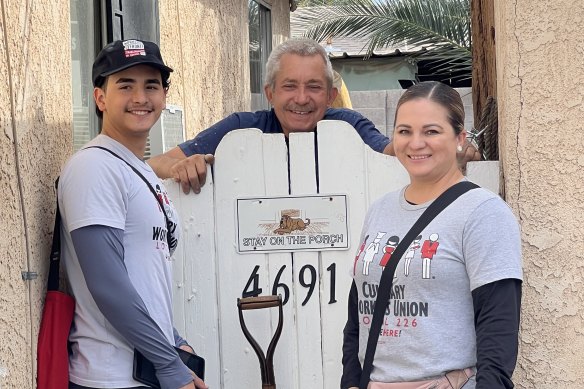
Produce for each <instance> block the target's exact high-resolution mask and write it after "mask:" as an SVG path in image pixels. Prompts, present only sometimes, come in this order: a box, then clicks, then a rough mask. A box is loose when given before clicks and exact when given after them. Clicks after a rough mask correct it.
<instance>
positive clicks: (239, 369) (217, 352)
mask: <svg viewBox="0 0 584 389" xmlns="http://www.w3.org/2000/svg"><path fill="white" fill-rule="evenodd" d="M315 137H316V138H317V139H316V142H315ZM316 145H318V150H315V147H316ZM316 151H317V152H316ZM315 156H316V158H317V159H318V161H315ZM215 157H216V159H215V161H216V162H215V165H214V168H213V170H214V174H213V180H211V178H210V177H209V176H210V175H209V176H208V177H209V178H208V181H207V184H206V185H205V186H204V187H203V190H202V191H201V193H200V194H199V195H193V194H189V195H184V194H182V192H181V191H180V188H179V186H178V185H176V184H174V183H171V182H167V188H168V190H169V192H170V195H171V197H172V198H173V200H174V203H175V206H176V207H177V209H178V211H179V214H180V217H181V222H182V227H183V235H182V240H181V243H180V244H179V247H178V248H177V252H176V254H175V273H174V275H175V282H176V288H175V306H174V308H175V319H176V326H177V329H178V330H179V332H180V333H181V334H183V336H185V337H186V338H187V339H188V340H189V342H190V343H191V344H192V345H193V346H194V347H195V349H196V351H197V352H198V353H199V354H201V355H202V356H204V357H205V359H206V363H207V371H206V379H205V381H206V383H207V384H208V385H210V387H211V388H223V389H241V388H245V389H256V388H257V389H260V388H261V379H260V368H259V363H258V359H257V357H256V355H255V353H254V351H253V350H252V348H251V347H250V345H249V344H248V342H247V341H246V339H245V338H244V335H243V333H242V331H241V329H240V325H239V318H238V310H237V298H238V297H242V293H243V292H244V290H245V291H247V292H250V291H251V292H253V291H256V292H258V291H259V289H260V288H261V295H269V294H273V293H275V294H281V295H282V296H283V298H284V299H285V300H286V304H285V306H284V329H283V331H282V336H281V338H280V341H279V342H278V345H277V347H276V352H275V357H274V365H275V367H274V370H275V375H276V383H277V386H278V388H279V389H300V388H303V389H304V388H310V389H320V388H326V389H333V388H334V389H336V388H338V387H339V381H340V377H341V371H342V366H341V356H342V352H341V346H342V331H343V327H344V324H345V321H346V317H347V296H348V293H349V289H350V286H351V277H350V275H349V274H350V269H351V266H352V264H353V260H354V256H355V252H356V245H357V244H358V240H359V235H360V230H361V227H362V225H361V224H362V222H363V218H364V215H365V212H366V210H367V207H368V206H369V205H370V204H371V202H372V201H373V200H375V199H377V198H378V197H380V196H381V195H383V194H384V193H386V192H388V191H392V190H396V189H399V188H401V187H402V186H404V185H406V184H407V183H408V182H409V179H408V176H407V173H406V171H405V169H403V167H402V166H401V165H400V164H399V162H398V161H397V159H396V158H394V157H389V156H385V155H383V154H380V153H377V152H374V151H373V150H371V149H370V148H369V147H368V146H367V145H365V144H364V143H363V142H362V140H361V138H360V137H359V136H358V134H357V132H356V131H355V129H354V128H353V127H351V126H350V125H348V124H347V123H345V122H340V121H322V122H320V123H319V124H318V130H317V134H316V135H315V134H314V133H296V134H291V135H290V139H289V147H286V142H285V139H284V136H283V135H282V134H263V133H262V132H261V131H259V130H257V129H246V130H240V131H234V132H232V133H230V134H228V135H227V136H226V137H225V138H224V139H223V140H222V142H221V144H220V145H219V147H218V149H217V152H216V154H215ZM468 174H469V179H471V180H472V181H474V182H476V183H478V184H479V185H482V186H484V187H487V188H489V189H491V190H494V191H498V176H499V173H498V162H478V163H472V164H469V167H468ZM289 185H290V193H289V189H288V188H289ZM316 193H320V194H347V195H348V228H349V249H348V250H342V251H320V252H305V251H303V252H294V253H282V252H275V253H269V254H260V253H252V254H238V252H237V241H236V232H237V231H236V217H235V213H236V211H235V204H236V199H237V198H242V197H262V196H286V195H289V194H290V195H311V194H316ZM244 317H245V318H246V320H245V321H246V324H247V326H248V328H249V329H250V332H251V333H252V335H253V336H254V338H255V339H256V340H258V342H259V344H260V345H261V346H262V348H263V350H264V352H265V351H266V350H267V346H268V343H269V341H270V340H271V337H272V334H273V333H274V330H275V328H276V325H277V321H278V311H277V309H275V308H273V309H264V310H257V311H246V312H244Z"/></svg>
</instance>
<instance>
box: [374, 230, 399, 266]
mask: <svg viewBox="0 0 584 389" xmlns="http://www.w3.org/2000/svg"><path fill="white" fill-rule="evenodd" d="M398 243H399V237H397V236H395V235H393V236H391V237H389V239H388V240H387V243H386V244H385V247H384V248H383V253H384V254H383V257H381V261H380V262H379V266H381V267H383V268H385V267H386V266H387V264H388V263H389V260H390V258H391V254H393V252H394V251H395V248H396V247H397V245H398Z"/></svg>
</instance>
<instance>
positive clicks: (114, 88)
mask: <svg viewBox="0 0 584 389" xmlns="http://www.w3.org/2000/svg"><path fill="white" fill-rule="evenodd" d="M93 94H94V98H95V103H96V105H97V107H98V108H99V110H100V111H102V112H103V128H102V134H105V135H108V136H109V137H111V138H113V139H115V140H117V141H119V142H120V143H122V144H125V145H127V143H126V141H127V140H129V139H133V138H140V139H145V138H146V137H148V133H149V131H150V128H151V127H152V126H153V125H154V123H156V121H157V120H158V118H159V117H160V114H161V112H162V110H163V109H164V107H165V105H166V90H165V88H164V87H163V86H162V77H161V74H160V70H158V69H156V68H153V67H151V66H148V65H137V66H133V67H131V68H128V69H126V70H122V71H120V72H118V73H114V74H112V75H110V76H108V77H107V80H106V82H105V84H104V85H103V88H95V89H94V92H93Z"/></svg>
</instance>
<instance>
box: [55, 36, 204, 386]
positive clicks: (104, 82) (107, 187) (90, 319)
mask: <svg viewBox="0 0 584 389" xmlns="http://www.w3.org/2000/svg"><path fill="white" fill-rule="evenodd" d="M170 72H172V69H171V68H169V67H168V66H166V65H165V64H164V62H163V60H162V56H161V55H160V50H159V48H158V46H156V44H154V43H152V42H145V41H139V40H126V41H116V42H113V43H110V44H108V45H107V46H106V47H105V48H104V49H103V50H102V51H101V52H100V53H99V54H98V56H97V58H96V60H95V62H94V64H93V72H92V73H93V74H92V76H93V84H94V87H95V89H94V98H95V102H96V105H97V111H98V112H97V113H98V115H99V116H101V117H102V118H103V128H102V131H101V134H100V135H98V136H97V137H96V138H94V139H93V140H92V141H90V142H89V143H88V144H87V145H85V147H84V148H83V149H82V150H80V151H78V152H77V153H76V154H75V155H73V157H71V159H70V160H69V161H68V162H67V164H66V165H65V167H64V169H63V172H62V174H61V177H60V182H59V187H58V198H59V206H60V212H61V216H62V221H63V223H62V228H61V236H62V237H63V241H64V244H63V246H64V247H63V263H64V265H65V270H66V273H67V278H68V280H69V283H70V287H71V290H72V293H73V295H74V297H75V300H76V307H75V317H74V322H73V327H72V329H71V333H70V335H69V340H70V342H71V346H72V353H71V356H70V359H69V376H70V377H69V378H70V386H69V388H70V389H77V388H137V387H143V385H142V384H140V382H137V381H136V380H134V379H133V376H132V366H133V359H134V352H135V350H137V351H139V352H140V353H142V354H143V355H144V356H145V357H146V358H147V359H149V360H150V361H151V362H152V363H153V364H154V367H155V369H156V375H157V377H158V380H159V382H160V384H161V387H162V388H168V389H178V388H181V389H194V388H195V387H196V388H206V386H205V384H204V383H203V381H202V380H200V379H199V378H197V377H194V380H193V376H192V375H191V372H190V370H189V369H188V368H187V367H186V366H185V365H184V364H183V363H182V362H181V360H180V359H179V357H178V355H177V353H176V351H175V350H174V347H173V346H175V345H176V346H177V347H181V348H183V349H185V350H188V351H192V349H191V348H190V347H189V346H188V345H187V343H186V341H184V340H183V339H182V338H181V337H180V336H179V335H178V333H177V332H176V330H175V329H174V327H173V319H172V267H171V266H172V262H171V259H170V256H171V254H172V252H173V250H174V249H175V248H176V242H177V239H178V237H177V236H176V235H177V234H178V231H179V228H178V226H177V223H178V221H177V218H176V212H175V211H174V209H173V206H172V203H170V202H168V203H167V202H159V201H158V198H157V196H156V192H152V191H151V190H153V189H152V188H155V187H156V188H158V189H159V191H160V192H161V193H162V194H165V193H166V189H165V188H164V186H163V185H162V183H161V182H160V180H159V179H158V178H157V177H156V175H155V174H154V172H153V171H152V169H151V168H150V167H149V166H148V165H147V164H146V163H144V161H143V156H144V150H145V147H146V141H147V138H148V134H149V131H150V128H151V127H152V125H154V123H155V122H156V121H157V120H158V117H159V116H160V113H161V112H162V109H164V107H165V104H166V94H167V91H168V85H169V83H168V78H169V74H170ZM104 149H107V150H104ZM110 152H113V153H115V154H116V155H113V154H112V153H110ZM138 173H140V175H142V177H143V178H142V177H140V175H139V174H138ZM167 238H168V239H167Z"/></svg>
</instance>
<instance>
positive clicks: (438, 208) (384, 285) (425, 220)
mask: <svg viewBox="0 0 584 389" xmlns="http://www.w3.org/2000/svg"><path fill="white" fill-rule="evenodd" d="M478 187H479V186H478V185H476V184H474V183H472V182H470V181H461V182H459V183H457V184H455V185H453V186H451V187H450V188H448V189H447V190H446V191H445V192H444V193H442V194H441V195H440V196H438V198H437V199H436V200H434V202H432V204H430V206H428V208H427V209H426V210H425V211H424V213H422V215H421V216H420V218H419V219H418V220H417V221H416V223H414V225H413V227H412V228H411V229H410V230H409V231H408V233H407V234H406V236H405V237H404V238H403V239H402V241H401V242H400V243H399V244H398V246H397V247H396V249H395V251H394V252H393V253H392V254H391V258H392V260H391V261H389V264H388V265H387V266H386V267H385V269H384V270H383V273H382V274H381V279H380V280H379V289H378V291H377V299H376V301H375V308H374V310H373V318H372V320H371V328H370V329H369V338H368V339H367V349H366V351H365V360H364V361H363V370H362V372H361V380H360V383H359V388H360V389H366V388H367V385H369V377H370V376H371V370H372V369H373V358H374V357H375V349H376V348H377V341H378V340H379V332H380V331H381V325H382V324H383V316H384V312H385V310H386V309H387V307H388V306H389V297H390V292H391V287H392V283H393V275H394V274H395V270H396V268H397V264H398V263H399V261H400V260H401V257H402V255H404V253H405V251H406V250H407V249H408V247H409V246H410V244H411V243H412V241H413V240H414V238H415V237H417V236H418V235H420V233H421V232H422V230H424V228H426V226H427V225H428V224H429V223H430V222H431V221H432V220H433V219H434V218H435V217H436V216H437V215H438V214H439V213H440V212H442V211H443V210H444V209H445V208H446V207H448V206H449V205H450V204H451V203H452V202H453V201H454V200H456V199H457V198H458V197H459V196H461V195H462V194H464V193H466V192H468V191H469V190H471V189H475V188H478Z"/></svg>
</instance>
